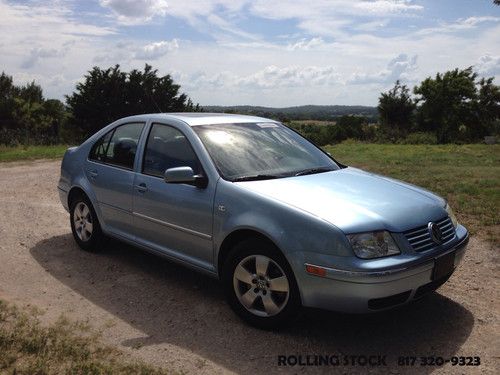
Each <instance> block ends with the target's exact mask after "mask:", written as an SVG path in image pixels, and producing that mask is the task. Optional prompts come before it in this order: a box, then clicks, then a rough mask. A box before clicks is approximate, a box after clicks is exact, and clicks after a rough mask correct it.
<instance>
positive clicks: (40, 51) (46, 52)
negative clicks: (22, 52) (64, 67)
mask: <svg viewBox="0 0 500 375" xmlns="http://www.w3.org/2000/svg"><path fill="white" fill-rule="evenodd" d="M63 55H64V51H63V50H59V51H58V50H56V49H54V48H50V49H47V48H32V49H31V51H30V54H29V56H28V57H27V59H26V60H24V61H23V63H22V64H21V67H22V68H24V69H30V68H33V66H34V65H35V64H36V63H37V62H38V61H39V60H40V59H44V58H51V57H62V56H63Z"/></svg>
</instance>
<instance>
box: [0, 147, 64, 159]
mask: <svg viewBox="0 0 500 375" xmlns="http://www.w3.org/2000/svg"><path fill="white" fill-rule="evenodd" d="M67 148H68V146H66V145H55V146H17V147H6V146H0V162H5V161H18V160H35V159H57V158H61V157H62V156H63V155H64V151H66V149H67Z"/></svg>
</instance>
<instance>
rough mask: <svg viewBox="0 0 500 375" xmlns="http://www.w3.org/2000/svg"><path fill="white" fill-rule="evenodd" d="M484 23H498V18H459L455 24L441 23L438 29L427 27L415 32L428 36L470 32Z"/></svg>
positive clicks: (499, 20)
mask: <svg viewBox="0 0 500 375" xmlns="http://www.w3.org/2000/svg"><path fill="white" fill-rule="evenodd" d="M486 22H489V23H497V22H500V17H493V16H482V17H469V18H459V19H458V20H456V21H455V22H448V23H442V24H441V25H440V26H438V27H429V28H426V29H421V30H419V31H418V32H417V34H420V35H428V34H434V33H453V32H459V31H464V30H471V29H474V28H476V27H477V26H479V25H480V24H482V23H486Z"/></svg>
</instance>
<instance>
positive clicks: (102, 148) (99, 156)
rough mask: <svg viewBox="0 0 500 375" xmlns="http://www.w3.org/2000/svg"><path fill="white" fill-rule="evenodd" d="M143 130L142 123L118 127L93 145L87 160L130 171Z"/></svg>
mask: <svg viewBox="0 0 500 375" xmlns="http://www.w3.org/2000/svg"><path fill="white" fill-rule="evenodd" d="M143 128H144V124H143V123H130V124H125V125H121V126H118V127H117V128H115V129H113V130H112V131H110V132H108V133H106V134H105V135H104V136H103V137H101V138H100V139H99V140H98V141H97V142H96V143H95V145H94V146H93V147H92V150H91V151H90V154H89V159H91V160H96V161H100V162H103V163H106V164H111V165H115V166H118V167H122V168H127V169H132V168H133V167H134V159H135V154H136V152H137V144H138V143H139V138H140V136H141V132H142V129H143Z"/></svg>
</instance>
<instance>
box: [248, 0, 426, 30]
mask: <svg viewBox="0 0 500 375" xmlns="http://www.w3.org/2000/svg"><path fill="white" fill-rule="evenodd" d="M422 10H423V7H422V6H420V5H414V4H412V1H410V0H375V1H354V0H309V1H307V2H299V1H295V0H274V1H267V0H255V1H253V2H252V3H251V6H250V11H251V12H252V13H253V14H255V15H258V16H260V17H263V18H268V19H296V20H298V26H299V27H300V28H301V29H303V30H305V31H307V32H310V33H313V34H316V35H325V36H342V35H344V30H343V29H344V28H345V27H346V26H349V25H352V24H353V17H356V16H361V17H377V18H380V17H391V16H400V17H401V16H411V15H414V14H415V13H418V12H420V11H422Z"/></svg>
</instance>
